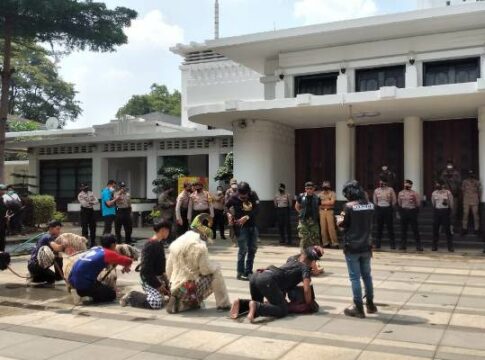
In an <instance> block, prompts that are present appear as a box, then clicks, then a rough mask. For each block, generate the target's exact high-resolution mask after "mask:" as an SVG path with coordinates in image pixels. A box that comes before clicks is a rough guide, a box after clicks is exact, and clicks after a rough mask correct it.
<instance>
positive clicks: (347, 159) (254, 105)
mask: <svg viewBox="0 0 485 360" xmlns="http://www.w3.org/2000/svg"><path fill="white" fill-rule="evenodd" d="M455 3H459V5H458V4H457V5H454V4H455ZM446 5H447V2H446V1H431V2H430V1H423V2H422V4H421V9H420V10H418V11H412V12H405V13H398V14H392V15H382V16H374V17H369V18H362V19H355V20H348V21H340V22H335V23H329V24H321V25H312V26H305V27H300V28H294V29H287V30H278V31H271V32H265V33H258V34H251V35H244V36H236V37H229V38H220V39H216V40H208V41H206V42H204V43H202V44H196V43H190V44H188V45H177V46H176V47H175V48H173V49H172V51H173V52H175V53H177V54H179V55H181V56H182V57H184V62H183V65H182V94H183V113H184V116H183V123H184V124H190V122H191V123H193V124H198V125H197V126H200V125H207V126H211V127H215V128H219V129H227V130H230V131H233V136H234V154H235V165H234V166H235V176H236V177H237V178H238V179H240V180H241V179H244V180H246V181H248V182H249V183H250V184H252V185H253V186H254V188H255V189H256V190H257V191H258V193H259V195H260V197H261V198H262V200H263V201H264V202H265V203H266V205H267V206H268V207H270V206H271V202H270V200H271V199H272V198H273V196H274V192H275V189H276V188H277V184H278V183H280V182H283V183H286V184H287V185H288V186H289V188H290V189H291V190H294V191H295V192H300V191H302V189H303V183H304V182H305V181H307V180H313V181H315V182H320V181H322V180H324V179H330V180H331V181H332V182H333V183H334V184H336V188H337V193H338V196H339V199H340V200H343V199H342V196H341V189H342V186H343V184H344V183H345V182H346V181H347V180H349V179H351V178H357V179H358V180H359V181H361V182H362V183H363V184H364V186H365V187H366V188H369V189H371V188H373V187H374V186H375V184H376V181H377V173H378V171H379V168H380V167H381V165H382V164H384V163H387V164H388V165H389V166H390V167H391V168H392V169H393V170H394V171H395V172H396V173H397V175H398V178H399V180H400V181H401V180H403V179H404V178H409V179H412V180H413V181H414V183H415V188H416V189H417V190H418V191H420V192H421V193H424V194H425V195H427V196H429V195H430V193H431V191H432V185H433V179H434V177H435V176H436V175H437V173H438V172H440V170H441V169H442V168H443V167H444V165H445V162H446V161H447V160H448V159H451V160H453V161H454V163H455V165H456V167H457V168H458V169H459V170H461V171H463V172H465V171H467V170H468V169H474V170H476V171H479V173H480V178H481V180H482V182H483V181H485V22H484V21H483V19H485V3H484V2H476V1H473V2H470V1H467V2H463V1H456V2H455V1H451V2H450V5H453V6H446ZM193 126H196V125H193ZM482 200H485V193H484V198H483V199H482Z"/></svg>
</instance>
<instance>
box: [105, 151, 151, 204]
mask: <svg viewBox="0 0 485 360" xmlns="http://www.w3.org/2000/svg"><path fill="white" fill-rule="evenodd" d="M108 178H109V179H113V180H116V181H124V182H125V183H126V185H127V186H128V188H129V189H130V193H131V196H132V197H134V198H146V194H147V188H146V185H147V184H146V158H141V157H140V158H120V159H108ZM150 191H151V189H150Z"/></svg>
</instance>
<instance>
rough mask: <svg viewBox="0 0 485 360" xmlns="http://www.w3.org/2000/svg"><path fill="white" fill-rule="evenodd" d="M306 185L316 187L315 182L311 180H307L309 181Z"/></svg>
mask: <svg viewBox="0 0 485 360" xmlns="http://www.w3.org/2000/svg"><path fill="white" fill-rule="evenodd" d="M305 187H306V188H307V187H313V188H314V187H315V184H314V183H313V182H311V181H307V182H306V183H305Z"/></svg>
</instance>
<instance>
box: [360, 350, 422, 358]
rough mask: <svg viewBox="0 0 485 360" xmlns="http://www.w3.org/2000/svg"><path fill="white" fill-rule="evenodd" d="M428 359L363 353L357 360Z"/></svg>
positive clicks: (370, 352)
mask: <svg viewBox="0 0 485 360" xmlns="http://www.w3.org/2000/svg"><path fill="white" fill-rule="evenodd" d="M421 359H429V358H427V357H417V356H409V355H403V354H392V353H391V354H390V353H386V352H377V351H364V352H363V353H362V354H361V355H360V356H359V360H421Z"/></svg>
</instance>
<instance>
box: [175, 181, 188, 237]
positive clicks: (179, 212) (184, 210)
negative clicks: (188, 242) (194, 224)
mask: <svg viewBox="0 0 485 360" xmlns="http://www.w3.org/2000/svg"><path fill="white" fill-rule="evenodd" d="M191 188H192V184H190V183H189V182H185V183H184V189H183V190H182V192H181V193H180V194H178V196H177V202H176V204H175V218H176V219H177V237H178V236H180V235H183V234H185V232H186V231H187V230H189V220H188V219H187V215H188V210H189V199H190V189H191Z"/></svg>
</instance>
